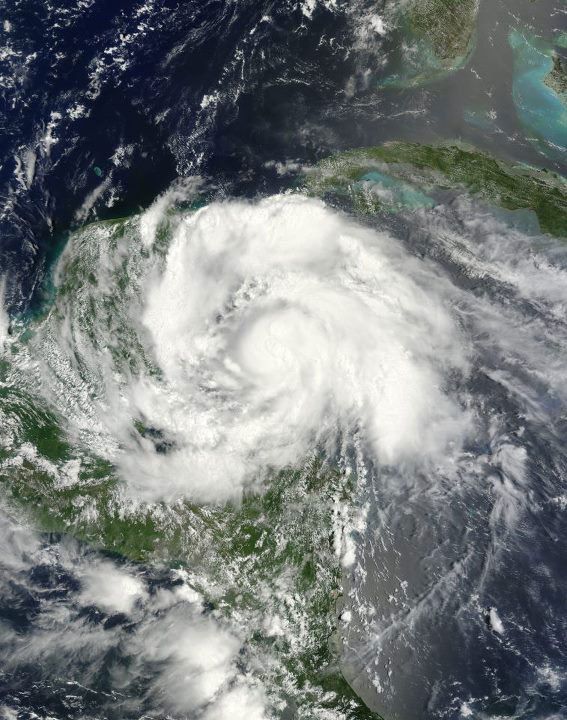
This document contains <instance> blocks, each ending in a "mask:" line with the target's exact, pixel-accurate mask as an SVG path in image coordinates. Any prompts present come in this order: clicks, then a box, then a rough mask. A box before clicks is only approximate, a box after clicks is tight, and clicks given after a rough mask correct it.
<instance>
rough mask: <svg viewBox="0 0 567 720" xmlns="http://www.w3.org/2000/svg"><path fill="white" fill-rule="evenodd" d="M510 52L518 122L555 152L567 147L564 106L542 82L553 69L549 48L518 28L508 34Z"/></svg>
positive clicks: (566, 122)
mask: <svg viewBox="0 0 567 720" xmlns="http://www.w3.org/2000/svg"><path fill="white" fill-rule="evenodd" d="M509 42H510V45H511V47H512V49H513V52H514V80H513V89H512V92H513V97H514V103H515V105H516V109H517V111H518V116H519V119H520V122H521V123H522V124H523V125H524V126H525V127H526V129H527V130H529V131H531V132H533V133H535V134H537V135H538V137H539V138H541V139H542V140H544V141H546V142H547V143H549V144H550V145H552V146H554V147H552V148H551V149H552V151H555V152H556V153H561V152H564V151H565V149H566V148H567V108H566V107H565V105H564V104H563V102H562V100H561V98H560V97H559V96H558V95H557V93H556V92H554V91H553V90H552V89H551V88H550V87H548V86H547V85H546V84H545V78H546V77H547V75H549V73H550V72H551V71H552V69H553V55H552V49H551V47H549V46H546V45H545V44H544V43H543V42H541V41H538V40H537V39H536V38H535V37H530V36H529V35H527V34H525V33H521V32H519V31H518V30H513V31H512V32H511V33H510V35H509Z"/></svg>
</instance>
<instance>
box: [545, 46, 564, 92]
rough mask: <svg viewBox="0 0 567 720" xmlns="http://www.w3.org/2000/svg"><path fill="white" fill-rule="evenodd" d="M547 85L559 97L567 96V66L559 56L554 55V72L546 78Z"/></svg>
mask: <svg viewBox="0 0 567 720" xmlns="http://www.w3.org/2000/svg"><path fill="white" fill-rule="evenodd" d="M545 84H546V85H547V86H548V87H550V88H551V89H552V90H553V91H554V92H555V93H557V95H559V96H563V95H567V66H566V65H565V62H564V60H562V59H561V58H560V57H559V55H557V54H554V55H553V70H552V71H551V72H550V73H549V75H548V76H547V77H546V78H545Z"/></svg>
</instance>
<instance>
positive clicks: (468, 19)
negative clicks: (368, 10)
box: [407, 0, 478, 65]
mask: <svg viewBox="0 0 567 720" xmlns="http://www.w3.org/2000/svg"><path fill="white" fill-rule="evenodd" d="M477 10H478V2H477V0H416V1H415V2H414V3H413V4H412V5H411V7H410V9H409V11H408V13H407V18H408V21H409V26H410V29H411V32H412V33H413V34H414V35H415V36H417V37H419V38H424V39H426V40H427V41H428V42H429V43H431V46H432V48H433V50H434V52H435V54H436V56H437V57H438V58H440V59H441V60H442V61H443V62H444V63H448V64H449V65H452V64H453V63H454V61H455V59H457V58H463V57H465V56H466V55H468V53H469V51H470V49H471V43H472V40H473V35H474V29H475V21H476V14H477Z"/></svg>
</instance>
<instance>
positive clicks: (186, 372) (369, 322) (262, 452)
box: [120, 196, 468, 501]
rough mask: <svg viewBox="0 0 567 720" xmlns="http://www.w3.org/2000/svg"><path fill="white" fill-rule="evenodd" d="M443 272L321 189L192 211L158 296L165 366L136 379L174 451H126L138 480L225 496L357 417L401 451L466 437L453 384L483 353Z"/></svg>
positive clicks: (420, 453) (124, 460) (152, 321)
mask: <svg viewBox="0 0 567 720" xmlns="http://www.w3.org/2000/svg"><path fill="white" fill-rule="evenodd" d="M436 285H437V286H440V285H441V281H440V279H439V278H438V277H436V276H435V275H434V272H433V270H432V269H431V268H429V267H427V266H425V264H423V263H420V262H419V261H417V260H414V259H412V258H411V257H410V256H409V255H407V254H406V253H404V252H403V250H401V249H400V247H399V246H398V245H396V244H395V243H394V242H393V241H392V240H391V239H390V238H389V237H387V236H386V235H385V234H383V233H378V232H376V231H373V230H369V229H366V228H363V227H360V226H358V225H356V224H354V223H353V222H352V221H350V220H349V219H347V218H345V217H344V216H342V215H340V214H338V213H336V212H334V211H332V210H330V209H329V208H328V207H326V206H325V205H324V204H323V203H322V202H319V201H316V200H312V199H307V198H304V197H300V196H278V197H274V198H268V199H266V200H264V201H262V202H260V203H256V204H250V203H243V202H230V203H218V204H213V205H211V206H208V207H206V208H204V209H202V210H201V211H199V212H197V213H195V214H193V215H189V216H187V217H186V218H185V220H184V221H183V222H182V223H181V224H180V225H179V226H178V228H177V230H176V234H175V237H174V239H173V241H172V244H171V246H170V249H169V252H168V255H167V259H166V262H165V267H164V269H163V272H162V273H161V274H160V276H159V277H158V278H157V280H154V281H153V282H152V283H150V284H149V286H148V289H147V295H146V298H145V307H144V313H143V325H144V326H145V329H146V331H147V337H148V338H150V342H151V347H152V352H153V354H154V356H155V359H156V362H157V365H158V366H159V368H160V370H161V371H162V377H161V379H160V380H159V381H156V380H155V378H153V377H152V378H151V379H150V378H148V377H144V378H141V379H139V381H138V382H137V383H135V384H134V385H133V387H132V389H131V390H132V392H131V398H132V405H133V407H134V408H135V410H136V412H138V413H139V415H140V416H141V417H143V418H146V419H147V421H148V423H150V424H151V425H152V427H154V428H159V431H160V433H163V434H164V435H165V436H166V437H167V438H169V439H170V449H169V451H168V452H167V453H163V452H161V453H156V452H151V448H150V444H149V443H147V444H146V445H147V448H148V452H147V453H145V455H144V456H143V457H141V454H140V452H139V448H138V449H137V452H135V453H134V452H132V453H125V454H124V455H123V456H122V457H121V459H120V464H121V467H122V470H123V472H124V474H125V475H126V476H127V477H128V478H129V481H130V484H131V486H132V487H135V488H136V491H138V492H140V493H141V494H142V495H143V496H149V497H153V498H155V497H168V496H169V497H175V496H179V495H189V496H191V497H194V498H196V499H198V500H204V501H217V500H219V501H223V500H226V499H228V498H231V497H234V496H235V495H238V493H239V492H240V491H241V489H242V488H243V486H244V485H245V484H246V483H247V482H250V481H251V480H252V479H254V478H255V477H258V476H259V475H260V474H261V473H262V471H263V470H264V469H265V468H274V467H275V468H281V467H284V466H286V465H288V464H292V463H295V462H299V461H301V459H302V458H303V457H304V456H305V454H306V453H307V452H308V451H309V450H310V449H312V448H313V447H314V446H316V445H317V444H326V443H332V441H333V439H334V438H335V437H336V434H337V432H338V431H339V430H342V431H347V432H348V431H349V430H352V429H353V428H359V429H362V431H363V433H364V435H365V437H366V438H367V441H368V444H369V447H370V448H371V449H372V451H373V452H374V453H375V455H376V457H377V459H379V460H380V461H382V462H385V463H396V462H403V461H415V460H420V461H421V460H428V459H431V458H435V457H439V456H440V455H441V454H443V453H444V452H445V451H446V450H447V447H448V446H449V445H450V444H451V443H457V444H459V443H460V442H461V440H462V438H463V436H464V434H465V433H466V428H467V422H468V419H467V416H466V414H465V413H464V412H463V411H462V410H461V408H460V407H459V406H458V405H457V404H456V403H455V402H454V400H452V399H451V398H450V397H448V395H447V394H446V393H445V392H444V389H443V387H444V384H445V372H446V371H447V370H448V369H449V368H458V369H459V370H461V371H466V365H467V363H466V358H465V357H464V355H463V354H462V353H461V351H460V350H459V348H462V347H463V342H462V338H461V337H460V336H459V331H458V329H457V327H456V325H455V323H454V321H453V319H452V317H451V315H450V313H449V312H448V311H447V309H446V308H445V306H444V298H443V297H442V295H441V294H440V293H432V292H431V289H430V288H431V287H435V286H436ZM425 286H428V289H427V290H426V289H425ZM152 447H153V446H152Z"/></svg>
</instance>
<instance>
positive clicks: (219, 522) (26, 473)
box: [0, 383, 377, 720]
mask: <svg viewBox="0 0 567 720" xmlns="http://www.w3.org/2000/svg"><path fill="white" fill-rule="evenodd" d="M0 414H1V420H2V423H3V427H4V428H6V427H7V426H11V427H12V442H11V443H9V444H8V445H7V446H6V447H5V448H4V449H3V450H2V452H1V455H0V459H1V463H0V483H1V484H2V488H3V494H4V499H5V501H7V502H8V504H9V506H10V507H11V509H12V510H13V511H14V512H16V513H18V514H20V515H23V516H25V517H26V518H27V519H29V520H30V521H32V522H33V524H34V526H35V527H37V528H38V529H40V530H42V531H45V532H56V533H67V534H71V535H73V536H74V537H76V538H78V539H81V540H83V541H86V542H88V543H89V544H91V545H92V546H94V547H98V548H101V549H103V550H106V551H109V552H112V553H117V554H120V555H122V556H124V557H127V558H129V559H131V560H133V561H139V562H145V563H153V564H156V563H157V564H158V565H159V564H163V565H166V566H168V567H180V568H184V569H186V570H188V571H189V572H190V575H191V581H192V584H193V586H194V587H195V589H197V590H198V591H199V592H200V593H202V595H203V597H204V598H205V600H206V602H207V603H208V604H209V605H210V606H211V608H214V609H215V611H216V612H218V613H220V614H221V615H226V616H227V617H229V618H231V619H232V620H233V621H234V619H236V621H237V622H241V623H243V624H244V626H245V628H247V629H249V631H250V633H251V634H250V637H249V640H248V641H249V644H250V647H251V650H252V652H254V653H255V654H257V656H258V657H259V658H260V659H261V658H262V657H264V656H266V658H267V659H266V663H267V666H269V667H270V670H269V674H270V678H271V682H270V683H269V686H270V687H271V688H274V692H277V688H280V691H281V689H282V688H285V691H284V694H286V695H289V697H290V698H293V703H296V704H297V706H298V707H299V708H300V709H301V708H303V709H302V711H301V712H302V713H307V714H301V715H300V716H301V717H308V716H309V709H310V708H314V707H319V708H320V709H321V710H324V709H325V708H329V709H331V708H332V709H333V710H335V711H337V710H339V711H340V712H341V713H342V716H343V717H345V718H352V720H371V719H372V718H376V717H377V716H376V715H375V714H373V713H371V712H370V711H368V710H367V709H366V707H365V706H364V705H363V704H362V703H361V702H360V700H358V699H357V697H356V695H355V693H354V692H353V691H352V690H351V689H350V687H349V686H348V684H347V683H346V681H345V680H344V679H343V677H342V675H341V674H340V671H339V669H338V659H337V657H336V649H335V648H334V647H333V640H332V639H333V637H334V633H335V631H336V609H335V606H336V602H337V600H338V598H339V597H340V588H341V566H340V563H339V558H338V556H337V552H336V544H337V543H339V545H340V541H341V537H340V536H341V533H342V531H343V528H342V526H340V524H337V518H336V508H337V503H340V504H341V505H342V504H347V506H348V505H350V504H351V503H352V501H353V494H354V490H355V488H354V482H353V480H352V479H351V477H352V476H348V475H346V474H344V473H342V472H341V471H340V470H339V469H338V468H337V466H335V465H330V464H328V463H326V462H325V461H323V460H322V459H320V458H318V457H313V458H312V459H310V460H308V461H307V462H306V463H305V465H304V467H302V468H297V469H293V468H290V469H288V470H285V471H282V472H279V473H274V474H273V475H272V476H271V477H270V478H269V479H268V480H267V481H266V484H265V492H261V493H255V494H250V495H248V496H245V497H244V498H243V499H242V501H241V502H239V503H234V504H227V505H223V506H200V505H195V504H192V503H190V502H188V501H185V500H180V501H179V502H176V503H170V504H167V503H152V504H148V503H140V502H134V501H132V500H130V499H129V498H128V497H127V495H126V494H125V493H124V488H123V486H122V485H121V483H120V481H119V480H118V478H117V477H116V475H115V473H114V469H113V467H112V466H111V465H110V464H109V463H107V462H105V461H103V460H100V459H98V458H96V457H93V456H89V455H87V454H85V453H84V452H81V453H78V452H77V449H76V448H74V447H73V446H72V445H71V444H70V442H69V440H68V439H67V438H66V437H65V436H64V433H63V432H62V431H61V427H62V419H61V418H57V417H56V416H55V415H54V414H53V413H51V412H49V411H47V410H43V409H40V408H39V406H38V404H37V401H36V400H34V399H33V398H32V397H31V396H28V395H26V393H25V392H23V391H21V390H20V389H16V388H14V387H11V386H10V385H8V384H6V383H4V384H3V385H2V386H1V387H0ZM136 429H137V431H138V432H140V434H144V433H147V428H144V427H143V425H142V424H141V423H138V424H137V427H136ZM270 624H271V625H272V626H273V627H270Z"/></svg>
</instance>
